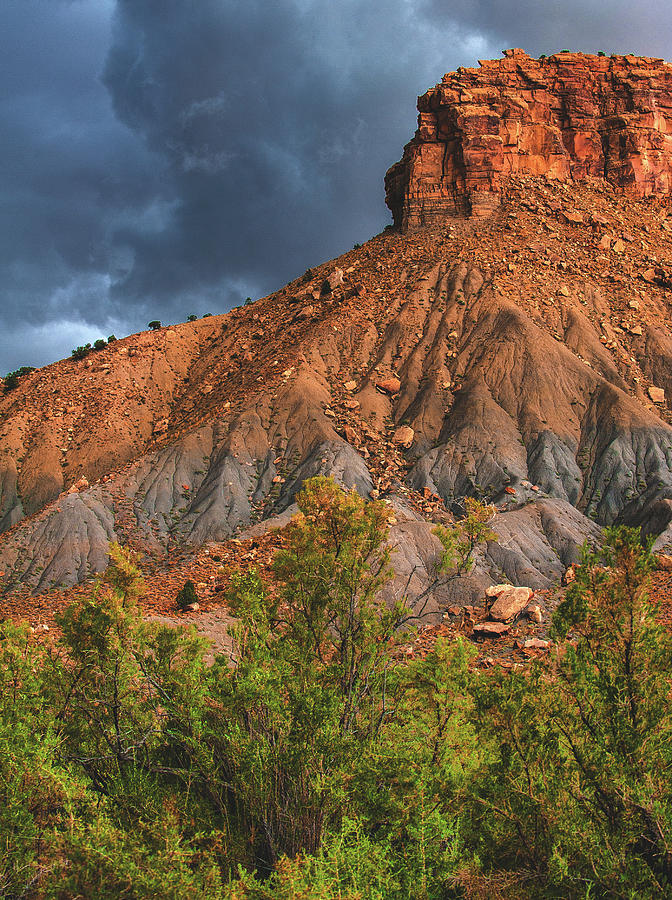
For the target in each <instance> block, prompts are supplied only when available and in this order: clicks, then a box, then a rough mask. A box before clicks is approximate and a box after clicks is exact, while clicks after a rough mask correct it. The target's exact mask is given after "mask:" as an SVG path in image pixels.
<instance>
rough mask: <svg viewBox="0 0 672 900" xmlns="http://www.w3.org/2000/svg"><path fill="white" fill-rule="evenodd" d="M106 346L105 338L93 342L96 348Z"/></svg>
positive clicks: (101, 348)
mask: <svg viewBox="0 0 672 900" xmlns="http://www.w3.org/2000/svg"><path fill="white" fill-rule="evenodd" d="M105 347H107V342H106V341H104V340H103V338H98V340H97V341H94V342H93V349H94V350H103V349H104V348H105Z"/></svg>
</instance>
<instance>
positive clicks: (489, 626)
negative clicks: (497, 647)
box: [472, 622, 511, 638]
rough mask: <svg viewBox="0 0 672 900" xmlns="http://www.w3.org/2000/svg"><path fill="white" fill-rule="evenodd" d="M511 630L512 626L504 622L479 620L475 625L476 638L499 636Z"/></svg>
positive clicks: (474, 635) (474, 634) (474, 633)
mask: <svg viewBox="0 0 672 900" xmlns="http://www.w3.org/2000/svg"><path fill="white" fill-rule="evenodd" d="M509 631H511V626H510V625H506V624H504V622H479V624H478V625H474V630H473V635H472V636H473V637H474V638H499V637H503V636H504V635H505V634H508V633H509Z"/></svg>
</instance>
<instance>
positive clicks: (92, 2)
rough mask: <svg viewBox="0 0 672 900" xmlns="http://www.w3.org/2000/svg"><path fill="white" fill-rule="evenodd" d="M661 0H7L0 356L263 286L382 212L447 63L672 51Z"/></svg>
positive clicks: (1, 101)
mask: <svg viewBox="0 0 672 900" xmlns="http://www.w3.org/2000/svg"><path fill="white" fill-rule="evenodd" d="M666 6H667V3H666V2H665V3H662V2H658V3H653V4H651V3H649V4H648V5H647V6H646V7H645V8H642V9H636V8H635V7H634V6H633V5H632V4H626V3H621V2H619V0H610V2H603V3H590V4H585V3H583V4H582V3H578V2H573V0H570V2H564V3H543V2H542V3H540V2H531V0H530V2H521V3H516V4H514V3H510V2H494V0H490V2H487V3H486V2H470V0H450V2H446V0H382V2H378V3H371V2H370V0H331V2H327V0H319V2H318V0H279V2H275V3H269V2H264V3H261V2H259V0H248V2H246V3H241V2H231V0H118V2H116V3H115V2H113V0H5V2H4V3H3V4H2V8H1V9H0V33H1V34H2V37H3V53H2V54H0V91H2V94H1V95H0V147H1V148H2V149H1V150H0V154H1V159H0V196H2V201H1V203H0V235H1V237H2V240H1V242H0V285H1V288H0V291H1V294H0V296H1V302H2V325H3V328H2V332H1V333H0V371H3V370H6V369H8V368H11V367H14V366H16V365H21V364H23V363H30V362H37V363H43V362H46V361H48V360H49V359H52V358H55V357H57V356H59V355H63V354H64V353H67V352H68V351H69V349H70V348H71V347H72V346H74V345H75V344H77V343H80V342H82V341H85V340H91V339H92V338H95V337H98V336H99V335H103V336H105V335H106V334H108V333H109V332H110V331H116V333H117V334H120V333H126V332H128V331H131V330H136V329H138V328H141V327H144V325H145V323H146V322H147V321H148V320H149V318H160V319H162V320H164V321H173V320H177V319H180V318H183V317H185V316H186V315H187V314H189V313H191V312H197V313H202V312H205V311H212V312H217V311H220V310H224V309H227V308H228V307H229V306H230V305H232V304H233V303H237V302H239V301H240V299H241V298H244V297H245V296H247V295H248V294H250V295H252V296H257V295H260V294H262V293H266V292H268V291H270V290H272V289H274V288H276V287H279V286H280V285H282V284H283V283H284V282H285V281H287V280H288V279H290V278H292V277H294V276H295V275H297V274H299V273H300V272H301V271H303V269H305V268H306V267H308V266H310V265H314V264H316V263H318V262H320V261H322V260H324V259H327V258H330V257H332V256H335V255H337V254H338V253H340V252H342V251H343V250H345V249H347V248H348V247H350V246H351V245H352V243H353V242H355V241H362V240H364V239H366V238H368V237H369V236H370V235H372V234H373V233H375V232H377V231H379V230H380V229H381V228H382V227H383V226H384V225H385V224H386V223H387V222H388V221H389V216H388V213H387V211H386V209H385V207H384V197H383V187H382V178H383V175H384V172H385V170H386V168H387V167H388V166H389V165H390V164H391V163H392V162H394V161H395V160H396V159H397V158H398V157H399V155H400V153H401V149H402V146H403V144H404V142H405V141H406V140H408V139H409V138H410V137H411V135H412V132H413V128H414V124H415V112H414V105H415V97H416V95H417V94H418V93H420V92H422V91H424V90H425V89H426V88H427V87H429V86H430V85H432V84H434V83H435V82H436V81H437V80H439V79H440V77H441V75H442V74H443V72H445V71H448V70H450V69H452V68H455V67H456V66H458V65H473V64H474V62H475V60H476V59H477V58H478V57H484V56H493V55H494V56H497V55H498V54H499V51H500V49H501V48H503V47H507V46H524V47H525V48H526V49H528V50H529V51H530V52H533V53H535V54H536V53H540V52H546V53H548V52H552V51H554V50H558V49H562V48H564V47H571V48H577V49H583V50H597V49H604V50H606V51H607V52H610V51H612V50H616V51H619V50H620V51H624V52H627V51H634V52H642V53H654V54H659V55H662V56H668V57H669V56H670V55H672V53H671V48H670V44H671V41H670V38H671V36H672V29H671V26H670V24H669V16H668V15H667V9H666Z"/></svg>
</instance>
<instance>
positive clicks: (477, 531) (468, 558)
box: [434, 497, 497, 577]
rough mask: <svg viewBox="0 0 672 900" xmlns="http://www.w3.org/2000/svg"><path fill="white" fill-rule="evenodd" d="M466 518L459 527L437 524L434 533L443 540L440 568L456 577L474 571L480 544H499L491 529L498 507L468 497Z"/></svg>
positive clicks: (460, 522) (465, 502) (466, 498)
mask: <svg viewBox="0 0 672 900" xmlns="http://www.w3.org/2000/svg"><path fill="white" fill-rule="evenodd" d="M464 505H465V515H464V518H462V519H461V520H460V521H459V522H458V523H457V524H456V525H454V526H446V525H437V526H436V528H435V529H434V534H435V535H436V536H437V537H438V539H439V540H440V541H441V546H442V547H443V555H442V558H441V564H440V568H441V570H442V571H443V572H449V573H450V574H451V575H452V577H458V576H460V575H464V574H465V573H467V572H469V571H470V570H471V567H472V566H473V561H474V553H475V551H476V548H477V547H478V546H479V545H480V544H484V543H487V542H488V541H496V540H497V535H496V534H495V532H494V531H493V530H492V528H490V522H491V521H492V519H493V518H494V515H495V508H494V507H493V506H488V505H487V504H485V503H481V502H480V501H479V500H475V499H473V498H472V497H465V499H464Z"/></svg>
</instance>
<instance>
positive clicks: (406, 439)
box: [392, 425, 415, 449]
mask: <svg viewBox="0 0 672 900" xmlns="http://www.w3.org/2000/svg"><path fill="white" fill-rule="evenodd" d="M414 437H415V432H414V431H413V429H412V428H411V427H410V426H409V425H400V426H399V428H397V430H396V431H395V432H394V437H393V438H392V440H393V441H394V443H395V444H398V445H399V446H400V447H404V448H405V449H408V448H409V447H410V446H411V444H412V443H413V438H414Z"/></svg>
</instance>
